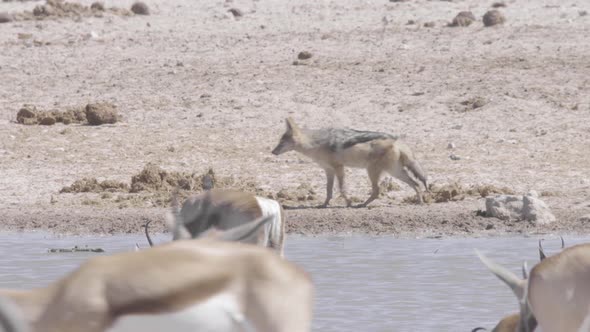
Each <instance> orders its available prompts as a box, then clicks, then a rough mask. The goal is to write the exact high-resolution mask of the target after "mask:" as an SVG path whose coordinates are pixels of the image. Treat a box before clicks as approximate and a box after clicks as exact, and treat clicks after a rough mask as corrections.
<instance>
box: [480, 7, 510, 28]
mask: <svg viewBox="0 0 590 332" xmlns="http://www.w3.org/2000/svg"><path fill="white" fill-rule="evenodd" d="M504 22H506V18H505V17H504V15H503V14H502V13H501V12H500V11H498V10H495V9H494V10H490V11H488V12H487V13H485V15H484V16H483V25H485V26H486V27H491V26H494V25H498V24H504Z"/></svg>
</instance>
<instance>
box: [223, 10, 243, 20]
mask: <svg viewBox="0 0 590 332" xmlns="http://www.w3.org/2000/svg"><path fill="white" fill-rule="evenodd" d="M227 11H228V12H230V13H231V14H232V15H233V16H234V17H235V18H238V17H242V16H244V13H243V12H242V11H241V10H239V9H238V8H230V9H228V10H227Z"/></svg>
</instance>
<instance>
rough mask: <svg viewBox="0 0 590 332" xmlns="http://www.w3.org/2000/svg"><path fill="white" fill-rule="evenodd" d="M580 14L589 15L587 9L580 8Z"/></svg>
mask: <svg viewBox="0 0 590 332" xmlns="http://www.w3.org/2000/svg"><path fill="white" fill-rule="evenodd" d="M578 15H580V16H586V15H588V11H586V10H580V11H579V12H578Z"/></svg>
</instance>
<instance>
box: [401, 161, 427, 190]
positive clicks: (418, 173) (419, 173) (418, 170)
mask: <svg viewBox="0 0 590 332" xmlns="http://www.w3.org/2000/svg"><path fill="white" fill-rule="evenodd" d="M404 166H406V167H407V168H408V169H409V170H410V171H411V172H412V174H414V176H415V177H417V178H418V179H419V180H420V181H422V183H423V184H424V188H425V189H426V191H430V189H428V177H427V176H426V174H425V173H424V171H423V170H422V167H420V164H418V162H417V161H416V160H414V159H409V158H406V160H405V162H404Z"/></svg>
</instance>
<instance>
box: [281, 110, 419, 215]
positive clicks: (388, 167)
mask: <svg viewBox="0 0 590 332" xmlns="http://www.w3.org/2000/svg"><path fill="white" fill-rule="evenodd" d="M286 123H287V131H286V132H285V133H284V134H283V136H282V137H281V140H280V141H279V144H278V145H277V146H276V147H275V148H274V149H273V154H276V155H278V154H281V153H284V152H288V151H291V150H295V151H297V152H300V153H302V154H304V155H306V156H308V157H310V158H311V159H312V160H313V161H314V162H316V163H317V164H319V165H320V166H321V167H322V168H323V169H324V171H325V172H326V178H327V190H326V193H327V195H326V200H325V201H324V203H323V204H322V207H325V206H327V205H328V204H329V202H330V200H331V199H332V193H333V187H334V177H336V178H337V179H338V185H339V189H340V193H341V194H342V196H343V197H344V199H345V200H346V205H347V206H351V200H350V199H349V197H348V195H347V193H346V188H345V185H344V167H345V166H347V167H354V168H365V169H367V172H368V175H369V179H370V180H371V187H372V192H371V196H370V197H369V198H368V199H367V200H366V201H365V202H364V203H362V204H361V205H359V206H367V205H368V204H369V203H371V202H372V201H373V200H375V199H376V198H378V197H379V192H380V188H379V180H380V178H381V175H382V174H383V173H385V172H387V173H389V174H391V175H392V176H394V177H395V178H397V179H399V180H401V181H403V182H405V183H407V184H408V185H410V186H411V187H412V188H413V189H414V190H415V191H416V195H417V199H418V202H420V203H422V202H423V199H422V195H421V192H420V185H419V184H418V183H417V182H416V181H415V180H414V179H413V178H412V177H411V176H410V175H409V172H411V173H413V174H414V175H415V176H416V177H418V178H419V179H420V180H421V181H422V182H423V183H424V186H425V187H426V190H428V185H427V182H426V176H425V175H424V172H423V171H422V169H421V168H420V166H419V165H418V163H417V161H416V160H415V158H414V155H413V153H412V151H411V150H410V148H409V147H408V146H407V145H405V144H404V143H402V142H400V141H399V140H393V139H389V138H387V139H374V140H371V141H368V142H364V143H358V144H355V145H352V146H350V147H347V148H344V149H339V150H336V151H334V150H331V149H330V147H329V146H326V145H322V144H314V143H313V142H312V141H311V138H310V137H308V136H307V135H306V134H305V132H304V131H302V130H301V129H300V128H299V127H298V126H297V125H296V124H295V122H294V121H293V120H292V119H291V118H287V120H286Z"/></svg>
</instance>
